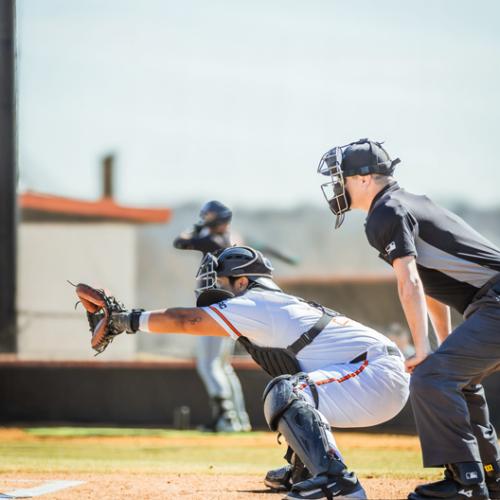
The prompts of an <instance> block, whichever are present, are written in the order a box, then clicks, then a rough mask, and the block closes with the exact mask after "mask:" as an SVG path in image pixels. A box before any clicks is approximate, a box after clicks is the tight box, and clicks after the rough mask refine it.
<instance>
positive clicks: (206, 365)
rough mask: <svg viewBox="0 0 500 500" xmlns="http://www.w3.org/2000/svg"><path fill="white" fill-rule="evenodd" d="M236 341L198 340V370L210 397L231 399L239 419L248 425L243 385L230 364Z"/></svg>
mask: <svg viewBox="0 0 500 500" xmlns="http://www.w3.org/2000/svg"><path fill="white" fill-rule="evenodd" d="M233 351H234V340H232V339H230V338H229V337H200V338H199V339H198V345H197V354H196V368H197V370H198V374H199V375H200V377H201V379H202V380H203V383H204V385H205V388H206V389H207V392H208V395H209V396H210V397H211V398H214V397H217V398H222V399H230V400H231V401H232V402H233V405H234V409H235V410H236V413H237V414H238V417H239V419H240V420H241V421H243V422H244V423H248V415H247V413H246V410H245V400H244V398H243V391H242V389H241V383H240V380H239V379H238V376H237V375H236V373H235V371H234V369H233V367H232V366H231V363H230V358H231V355H232V354H233Z"/></svg>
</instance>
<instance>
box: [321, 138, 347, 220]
mask: <svg viewBox="0 0 500 500" xmlns="http://www.w3.org/2000/svg"><path fill="white" fill-rule="evenodd" d="M341 165H342V149H341V148H339V147H337V148H333V149H331V150H330V151H328V152H327V153H325V154H324V155H323V157H322V158H321V160H320V162H319V165H318V173H320V174H322V175H329V176H330V179H331V180H330V181H329V182H325V183H324V184H322V185H321V190H322V191H323V195H324V197H325V199H326V201H327V203H328V206H329V207H330V210H331V211H332V212H333V213H334V214H335V215H336V221H335V229H337V228H339V227H340V226H341V225H342V223H343V222H344V217H345V212H348V211H349V210H350V204H351V200H350V198H349V193H348V192H347V191H346V189H345V180H344V174H343V173H342V168H341Z"/></svg>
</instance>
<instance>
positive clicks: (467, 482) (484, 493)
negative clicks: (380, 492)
mask: <svg viewBox="0 0 500 500" xmlns="http://www.w3.org/2000/svg"><path fill="white" fill-rule="evenodd" d="M489 498H490V497H489V495H488V489H487V488H486V484H485V483H484V480H483V474H482V470H481V467H480V464H478V463H476V462H461V463H458V464H449V465H447V466H446V470H445V472H444V479H442V480H441V481H436V482H434V483H428V484H422V485H420V486H417V487H416V488H415V491H414V492H413V493H410V494H409V495H408V499H409V500H432V499H434V500H438V499H446V500H489Z"/></svg>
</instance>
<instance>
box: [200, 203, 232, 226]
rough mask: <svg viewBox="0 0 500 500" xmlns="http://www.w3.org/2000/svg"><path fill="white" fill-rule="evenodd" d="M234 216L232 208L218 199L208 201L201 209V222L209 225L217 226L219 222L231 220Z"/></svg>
mask: <svg viewBox="0 0 500 500" xmlns="http://www.w3.org/2000/svg"><path fill="white" fill-rule="evenodd" d="M232 217H233V213H232V212H231V210H230V209H229V208H228V207H226V205H224V204H223V203H221V202H220V201H217V200H212V201H208V202H207V203H205V204H204V205H203V206H202V207H201V210H200V219H201V224H203V225H204V226H207V227H215V226H218V225H219V224H225V223H226V222H231V219H232Z"/></svg>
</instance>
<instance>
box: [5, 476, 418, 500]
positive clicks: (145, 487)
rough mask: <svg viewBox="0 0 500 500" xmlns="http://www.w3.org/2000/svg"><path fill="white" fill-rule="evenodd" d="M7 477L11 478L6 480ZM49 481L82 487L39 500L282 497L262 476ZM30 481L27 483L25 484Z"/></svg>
mask: <svg viewBox="0 0 500 500" xmlns="http://www.w3.org/2000/svg"><path fill="white" fill-rule="evenodd" d="M9 476H10V477H9ZM16 479H17V481H12V476H11V475H9V474H7V475H5V476H4V475H3V474H2V475H0V492H5V491H10V490H13V489H15V488H19V487H22V488H31V487H35V486H38V485H40V484H42V483H43V481H44V480H47V476H41V475H40V474H23V475H22V479H23V482H22V486H20V483H19V482H18V481H19V478H16ZM52 479H57V480H63V479H71V480H80V481H85V483H84V484H82V485H80V486H76V487H72V488H68V489H66V490H61V491H59V492H56V493H52V494H48V495H43V496H42V497H41V498H47V499H48V498H50V499H51V500H83V499H89V500H90V499H95V498H99V499H101V500H116V499H128V498H130V499H132V498H133V499H136V498H141V499H143V500H152V499H174V498H183V499H188V498H189V499H200V500H201V499H203V500H216V499H221V500H222V499H231V500H233V499H234V500H242V499H252V500H271V499H272V498H282V497H283V495H282V494H280V493H275V494H273V493H270V492H269V490H267V488H265V487H264V485H263V484H262V476H256V475H251V476H241V475H226V474H223V475H222V474H220V475H219V474H207V475H200V474H196V475H192V474H175V475H148V476H147V478H145V477H144V476H143V475H141V474H132V475H131V474H128V475H127V476H126V477H124V475H123V474H102V473H96V474H74V473H72V474H61V473H59V474H57V475H56V476H53V477H52ZM27 480H30V481H27ZM363 485H364V487H365V489H366V491H367V493H368V496H369V498H370V499H396V498H401V499H402V498H406V496H407V495H408V492H409V491H411V490H412V489H413V487H414V486H415V480H403V479H399V480H390V481H388V480H387V479H380V478H379V479H375V478H371V479H370V478H364V479H363Z"/></svg>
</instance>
